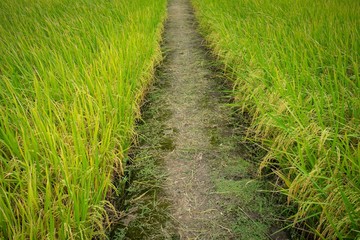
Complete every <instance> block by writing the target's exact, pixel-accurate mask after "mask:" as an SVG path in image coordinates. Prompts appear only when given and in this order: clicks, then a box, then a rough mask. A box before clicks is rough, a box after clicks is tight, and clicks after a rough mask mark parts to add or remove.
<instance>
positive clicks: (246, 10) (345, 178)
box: [193, 0, 360, 239]
mask: <svg viewBox="0 0 360 240" xmlns="http://www.w3.org/2000/svg"><path fill="white" fill-rule="evenodd" d="M193 4H194V6H195V9H196V14H197V16H198V18H199V20H200V25H201V30H202V32H203V33H204V35H205V36H206V38H207V40H208V42H209V44H210V45H211V47H212V48H213V49H214V52H215V53H216V54H217V55H218V56H219V59H220V60H221V61H222V62H223V63H224V66H225V68H226V70H227V72H228V73H229V74H231V75H232V77H233V78H234V79H235V91H234V94H235V96H236V104H237V105H238V106H239V107H240V108H242V109H243V110H244V111H247V112H249V113H251V115H252V116H253V119H252V126H251V128H250V129H249V137H253V138H254V140H256V141H261V142H262V143H263V144H264V145H265V146H267V147H268V149H269V152H268V155H267V156H266V157H265V158H264V159H263V162H262V164H261V168H264V167H267V166H269V165H272V169H274V173H275V174H276V175H277V176H278V177H280V178H281V179H282V180H283V184H284V185H283V186H281V188H282V189H281V191H282V192H283V193H284V194H286V195H287V196H288V200H289V202H292V203H293V204H294V206H295V207H296V209H297V212H296V213H295V214H294V215H293V216H292V218H291V220H292V221H293V222H294V225H296V226H299V224H302V226H304V224H305V225H307V227H308V229H310V230H311V231H312V232H313V234H315V237H316V238H319V239H355V238H359V237H360V178H359V176H360V143H359V139H360V127H359V126H360V76H359V70H360V67H359V64H360V27H359V26H360V2H359V1H355V0H347V1H340V0H328V1H325V0H320V1H311V0H296V1H287V0H275V1H271V0H242V1H237V0H224V1H219V0H193Z"/></svg>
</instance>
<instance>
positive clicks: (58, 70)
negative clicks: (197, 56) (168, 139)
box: [0, 0, 166, 239]
mask: <svg viewBox="0 0 360 240" xmlns="http://www.w3.org/2000/svg"><path fill="white" fill-rule="evenodd" d="M165 6H166V1H165V0H159V1H147V0H133V1H120V0H111V1H104V0H78V1H70V0H39V1H31V0H17V1H12V0H3V1H1V2H0V77H1V81H0V103H1V104H0V239H3V238H5V239H92V238H93V237H100V238H102V237H104V236H105V228H106V226H107V225H108V223H109V218H108V217H107V216H108V212H109V211H111V209H113V207H112V206H111V204H110V203H109V202H108V201H106V196H107V195H109V194H112V192H113V191H115V188H114V187H113V186H112V179H113V175H114V172H115V173H116V174H121V173H122V172H123V164H122V163H123V157H124V155H125V154H126V151H127V149H128V147H129V144H130V142H131V135H132V133H133V129H134V121H135V118H136V117H137V116H138V112H139V106H138V105H139V101H140V100H141V98H142V96H143V93H144V90H145V88H146V87H147V85H148V83H149V81H150V80H151V77H152V74H153V69H154V65H155V64H156V63H157V62H158V61H159V60H160V58H161V52H160V48H159V43H158V42H159V40H160V34H161V31H162V26H163V25H162V22H163V20H164V17H165V9H166V8H165ZM105 209H108V210H107V211H105ZM112 214H116V213H112ZM104 219H105V220H104Z"/></svg>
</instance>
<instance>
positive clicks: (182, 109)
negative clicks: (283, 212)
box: [125, 0, 288, 240]
mask: <svg viewBox="0 0 360 240" xmlns="http://www.w3.org/2000/svg"><path fill="white" fill-rule="evenodd" d="M196 27H197V26H196V20H195V17H194V14H193V9H192V7H191V4H190V1H189V0H170V1H169V6H168V20H167V23H166V26H165V32H164V46H163V50H164V51H165V53H166V58H165V61H164V62H163V64H162V66H161V67H160V69H159V70H158V74H157V75H158V80H157V83H156V84H155V86H154V87H153V89H152V91H151V92H150V94H149V98H148V103H147V106H146V110H145V112H144V113H143V117H144V123H143V124H142V125H141V126H140V131H139V135H140V141H139V142H140V143H139V144H140V147H139V150H137V151H138V152H140V153H139V154H138V155H139V156H140V157H139V156H138V157H137V158H140V159H154V161H156V162H157V165H161V166H160V167H159V168H160V169H161V170H154V169H156V167H154V168H152V170H151V171H155V173H154V172H152V173H151V174H153V176H159V175H164V177H163V178H162V181H161V184H160V185H159V184H155V183H150V182H149V181H151V180H149V181H147V180H141V179H137V180H136V181H134V184H138V185H141V186H143V185H148V186H150V188H151V189H152V190H151V191H150V190H148V191H145V190H144V191H143V192H145V194H148V192H150V194H148V195H150V196H151V197H150V200H149V201H150V202H151V204H147V205H146V204H145V205H146V208H145V207H133V206H134V205H135V204H136V202H139V201H145V200H144V199H146V197H144V194H142V195H140V196H138V197H136V198H135V200H131V201H130V205H131V206H132V207H133V209H135V210H133V211H136V210H138V208H141V214H143V215H142V218H141V220H138V221H133V223H132V224H131V223H130V224H127V225H126V226H127V227H128V229H129V230H128V231H129V232H130V233H131V234H127V235H126V236H127V237H125V239H206V240H208V239H246V240H248V239H256V240H259V239H288V238H287V236H286V234H285V233H283V232H280V233H276V234H273V233H274V232H276V231H277V230H278V229H279V228H278V227H276V224H274V222H275V221H274V219H275V218H276V215H275V214H274V208H275V207H274V206H273V205H272V203H271V202H272V201H270V200H269V199H268V197H266V196H265V194H264V193H261V192H262V189H264V188H265V183H264V182H263V181H261V180H258V178H257V175H256V165H255V164H254V163H253V162H254V161H256V159H257V157H258V156H259V155H261V154H262V153H261V151H260V152H259V150H258V149H256V148H254V147H253V146H252V145H249V144H248V143H246V142H245V141H244V140H243V137H242V136H241V132H242V131H243V128H244V127H243V126H242V125H241V122H240V123H238V122H239V121H241V119H239V116H237V117H236V119H235V120H234V113H233V110H232V109H231V108H229V107H227V106H226V102H227V101H228V100H227V98H226V94H225V93H224V91H223V90H224V86H223V85H224V82H223V80H221V78H219V77H218V76H216V75H217V73H216V72H214V71H213V70H212V69H214V67H213V66H212V65H213V64H214V63H213V61H212V60H211V58H210V57H209V54H208V53H207V52H206V50H205V48H204V47H203V45H204V42H203V39H202V38H201V36H200V35H199V33H198V32H197V29H196ZM236 122H237V123H236ZM236 124H238V125H236ZM135 161H138V162H141V161H146V160H135ZM144 165H145V164H144ZM151 171H150V170H149V171H147V172H151ZM141 172H146V171H141ZM141 174H144V173H141ZM147 174H148V175H149V173H147ZM151 174H150V175H151ZM149 179H151V176H150V177H149ZM141 181H143V182H141ZM154 189H156V190H154ZM148 199H149V197H148ZM150 205H151V206H150ZM151 208H153V209H152V210H151ZM138 212H139V211H138ZM146 212H152V213H150V214H149V216H148V215H146ZM141 214H140V213H137V214H129V216H131V217H129V219H130V220H129V219H128V220H126V221H129V222H130V221H131V220H132V219H131V218H136V215H138V217H139V215H141ZM151 214H152V215H151ZM154 215H156V217H154ZM165 215H166V217H165ZM145 221H148V222H147V223H145ZM141 224H143V226H139V225H141ZM146 224H147V226H145V225H146ZM146 231H148V232H146ZM140 232H141V235H136V234H140ZM140 236H141V237H140Z"/></svg>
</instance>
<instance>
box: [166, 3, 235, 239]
mask: <svg viewBox="0 0 360 240" xmlns="http://www.w3.org/2000/svg"><path fill="white" fill-rule="evenodd" d="M168 14H169V15H168V16H169V17H168V24H167V28H166V33H165V41H166V46H167V48H169V50H170V53H169V55H168V58H167V63H166V65H167V67H166V68H165V72H164V75H165V76H166V77H168V78H169V79H171V82H170V86H169V88H168V92H167V96H166V97H165V101H166V102H167V103H168V106H169V108H170V109H172V111H173V113H172V116H171V117H170V118H169V119H168V120H167V121H166V126H167V129H169V130H170V133H174V134H173V136H172V138H173V141H174V146H175V148H174V149H173V151H172V152H170V153H168V154H167V155H166V156H165V165H166V170H167V173H168V178H167V184H166V193H167V195H168V196H169V198H170V199H172V201H173V208H172V218H173V219H174V220H175V222H176V223H177V224H178V234H179V235H180V238H181V239H189V238H202V239H210V238H213V237H215V236H214V234H215V233H216V234H215V235H216V236H217V237H220V236H223V237H225V236H229V235H230V233H229V232H228V231H227V230H226V229H227V228H226V227H225V226H222V224H224V219H223V214H222V212H221V211H222V210H221V209H220V208H219V205H218V204H217V201H218V199H217V197H216V196H214V195H211V194H209V193H211V192H214V186H213V183H212V182H211V175H210V171H209V167H210V166H209V164H208V163H207V158H208V156H209V151H211V150H210V149H212V147H213V146H212V144H211V138H210V136H209V134H208V132H209V125H210V119H211V120H215V119H216V118H217V116H219V115H218V111H219V110H220V109H218V108H219V107H220V106H219V103H218V102H217V99H216V98H212V99H211V100H210V101H211V103H210V104H209V103H208V104H206V106H205V105H204V102H205V100H206V99H205V97H210V96H211V95H212V94H213V93H212V91H214V90H213V89H214V88H213V86H212V85H213V83H212V82H211V79H209V76H210V74H211V72H210V71H209V69H208V67H209V66H207V64H208V62H207V61H208V60H207V59H206V57H205V56H206V54H205V52H204V51H203V50H202V49H201V48H200V46H201V38H200V37H199V36H198V33H197V32H196V31H195V26H194V22H195V21H194V16H193V14H192V9H191V7H190V4H189V2H188V1H187V0H174V1H170V6H169V12H168ZM210 234H211V235H210Z"/></svg>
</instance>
